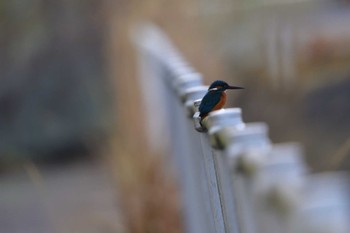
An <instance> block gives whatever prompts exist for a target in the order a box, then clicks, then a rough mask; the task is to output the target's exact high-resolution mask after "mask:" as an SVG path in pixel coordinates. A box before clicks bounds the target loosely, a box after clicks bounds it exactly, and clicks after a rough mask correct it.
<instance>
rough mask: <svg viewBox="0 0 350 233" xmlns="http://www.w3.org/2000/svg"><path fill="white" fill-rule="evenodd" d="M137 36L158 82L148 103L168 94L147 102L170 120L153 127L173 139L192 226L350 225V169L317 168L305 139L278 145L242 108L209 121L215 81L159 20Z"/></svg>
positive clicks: (195, 229)
mask: <svg viewBox="0 0 350 233" xmlns="http://www.w3.org/2000/svg"><path fill="white" fill-rule="evenodd" d="M133 38H134V41H135V44H136V45H137V49H138V52H139V55H140V61H141V63H142V64H143V65H142V69H141V70H140V72H141V73H142V75H141V76H140V83H141V85H140V86H141V87H142V88H149V87H150V86H151V87H152V92H151V93H148V91H149V89H147V90H144V91H143V93H146V92H147V93H148V94H147V95H146V94H145V95H144V99H145V103H146V105H147V103H150V102H152V101H153V100H155V99H161V101H160V102H158V103H157V104H158V105H157V106H156V108H157V109H158V111H153V110H154V106H150V105H148V106H146V107H148V108H150V110H149V112H150V116H149V117H148V119H149V121H150V122H152V121H160V122H163V124H162V126H164V128H161V129H159V128H152V130H155V131H156V130H160V132H162V133H159V134H158V138H157V139H156V140H155V141H158V142H162V143H163V142H165V141H167V142H168V151H169V154H171V156H172V158H173V160H174V164H175V168H176V170H177V171H178V173H177V177H178V181H179V187H180V192H181V196H182V200H183V211H184V213H183V214H184V219H185V225H186V232H188V233H294V232H305V233H309V232H310V233H311V232H312V233H323V232H330V233H348V232H350V221H349V219H350V202H349V195H348V194H349V190H350V188H349V175H348V174H347V173H345V172H329V173H322V174H310V172H309V171H308V168H307V166H306V164H305V162H304V160H303V152H302V149H301V146H300V145H299V144H297V143H282V144H273V143H272V142H271V140H270V139H269V137H268V126H267V125H266V124H265V123H262V122H255V123H244V122H243V120H242V117H241V109H239V108H229V109H224V110H218V111H215V112H212V113H210V114H209V116H208V117H207V118H206V120H205V121H203V125H204V126H205V128H203V127H202V125H201V124H199V113H198V105H199V104H200V99H201V98H202V97H203V96H204V95H205V93H206V91H207V88H208V87H207V86H204V84H203V79H202V76H201V74H200V73H198V72H197V71H195V69H194V68H192V67H191V65H189V63H188V62H187V61H186V60H185V59H184V58H183V56H182V55H181V54H180V53H179V52H178V51H177V50H176V48H175V47H174V46H173V45H172V44H171V42H170V40H169V38H167V36H166V35H165V34H164V33H163V32H162V31H161V30H160V29H158V28H157V27H156V26H154V25H146V26H144V27H142V28H141V29H140V30H139V31H138V32H137V33H136V34H135V35H134V37H133ZM145 82H147V83H148V85H146V87H145V86H144V85H142V84H144V83H145ZM147 99H148V100H147ZM152 107H153V108H152ZM159 110H161V111H162V114H161V115H162V117H163V118H161V117H160V115H159ZM152 113H153V115H152ZM162 143H161V144H162ZM330 210H331V211H330Z"/></svg>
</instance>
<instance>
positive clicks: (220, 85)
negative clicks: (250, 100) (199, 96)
mask: <svg viewBox="0 0 350 233" xmlns="http://www.w3.org/2000/svg"><path fill="white" fill-rule="evenodd" d="M232 89H244V88H243V87H237V86H230V85H228V83H226V82H224V81H222V80H216V81H214V82H213V83H212V84H211V85H210V86H209V89H208V91H226V90H232Z"/></svg>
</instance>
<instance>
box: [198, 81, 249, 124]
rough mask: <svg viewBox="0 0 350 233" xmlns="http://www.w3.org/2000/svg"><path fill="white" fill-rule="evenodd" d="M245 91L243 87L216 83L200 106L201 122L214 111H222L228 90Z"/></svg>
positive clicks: (212, 85)
mask: <svg viewBox="0 0 350 233" xmlns="http://www.w3.org/2000/svg"><path fill="white" fill-rule="evenodd" d="M232 89H244V88H243V87H237V86H230V85H229V84H227V83H226V82H224V81H222V80H216V81H214V82H213V83H212V84H211V85H210V86H209V89H208V92H207V93H206V94H205V96H204V97H203V99H202V101H201V104H200V105H199V109H198V110H199V116H200V118H201V120H200V122H201V123H202V121H203V120H204V118H205V117H207V116H208V114H209V113H210V112H212V111H215V110H219V109H221V108H222V107H223V106H224V105H225V103H226V99H227V96H226V90H232Z"/></svg>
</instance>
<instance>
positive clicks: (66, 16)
mask: <svg viewBox="0 0 350 233" xmlns="http://www.w3.org/2000/svg"><path fill="white" fill-rule="evenodd" d="M103 2H104V1H94V0H88V1H77V0H73V1H65V0H60V1H57V0H46V1H40V0H28V1H20V0H13V1H1V3H0V12H1V13H0V21H1V24H0V31H1V35H2V36H1V37H2V38H1V40H0V49H1V51H2V52H1V53H0V77H1V85H0V113H1V114H0V155H1V157H2V158H9V156H7V157H6V156H5V155H11V156H13V155H23V154H25V155H28V154H30V155H34V154H42V153H45V154H46V153H53V152H57V151H66V150H67V149H68V150H69V149H70V148H80V147H82V148H83V147H84V145H87V144H88V143H90V142H91V141H94V140H96V139H98V138H99V137H100V136H102V135H104V134H105V133H107V129H108V126H110V124H111V122H112V118H111V110H110V109H111V98H110V97H111V92H110V90H111V89H110V88H109V84H108V83H109V80H108V78H107V75H106V72H105V68H104V66H105V61H104V52H103V51H104V40H105V35H106V28H107V27H106V26H105V25H106V22H105V16H104V14H103V13H104V12H103V11H102V9H103V7H102V6H103Z"/></svg>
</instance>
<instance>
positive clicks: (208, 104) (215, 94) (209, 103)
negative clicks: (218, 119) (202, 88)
mask: <svg viewBox="0 0 350 233" xmlns="http://www.w3.org/2000/svg"><path fill="white" fill-rule="evenodd" d="M220 99H221V92H220V91H210V92H208V93H207V94H206V95H205V96H204V97H203V99H202V102H201V104H200V105H199V109H198V110H199V112H200V116H201V117H202V116H206V115H207V114H208V113H209V112H211V111H212V110H213V108H214V107H215V106H216V105H217V104H218V103H219V102H220Z"/></svg>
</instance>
